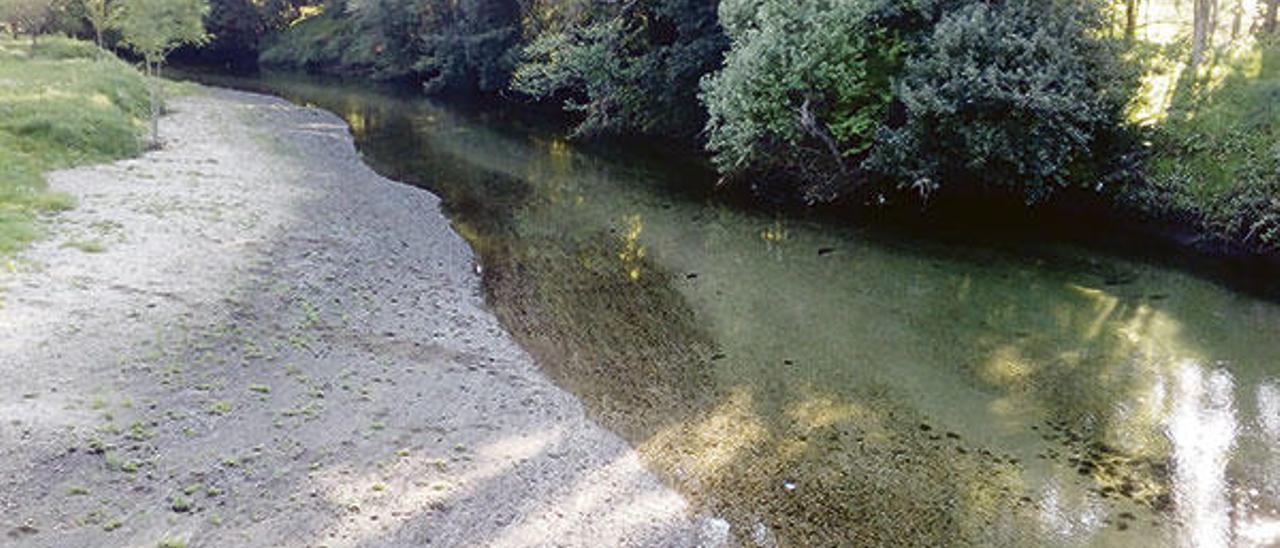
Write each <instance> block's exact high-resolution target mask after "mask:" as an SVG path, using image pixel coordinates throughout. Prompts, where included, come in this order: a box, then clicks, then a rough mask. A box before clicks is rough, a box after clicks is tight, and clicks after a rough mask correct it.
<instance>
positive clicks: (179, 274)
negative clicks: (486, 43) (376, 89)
mask: <svg viewBox="0 0 1280 548" xmlns="http://www.w3.org/2000/svg"><path fill="white" fill-rule="evenodd" d="M174 107H175V108H174V110H175V111H176V112H175V114H173V115H171V116H169V117H167V118H166V119H165V120H164V122H163V124H162V132H163V134H164V135H165V137H166V139H167V142H168V143H167V146H166V147H165V148H164V149H163V150H161V151H158V152H154V153H150V154H147V155H146V156H144V157H142V158H140V159H136V160H129V161H124V162H119V163H116V164H111V165H104V166H97V167H91V168H84V169H76V170H70V171H64V172H58V173H54V174H52V175H51V184H52V186H53V187H54V188H55V189H57V190H63V191H67V192H70V193H72V194H75V195H77V196H78V197H79V198H80V207H79V208H78V209H76V210H74V211H71V212H68V213H65V214H63V215H61V216H59V217H58V218H57V219H56V220H54V221H51V222H53V223H56V224H57V225H58V226H56V227H55V228H54V233H55V234H57V236H56V237H54V238H52V239H50V240H47V241H44V242H42V243H40V244H39V245H37V246H36V247H35V248H33V249H32V250H31V251H29V252H28V253H26V254H24V255H23V257H22V258H21V259H20V260H19V261H18V263H17V267H16V272H12V271H11V272H6V273H4V274H0V284H3V285H4V286H5V287H6V289H4V290H3V292H0V298H3V300H4V304H3V306H0V379H3V380H4V382H3V383H0V416H3V418H4V420H3V422H2V423H0V527H3V530H2V531H0V534H2V535H3V536H0V544H5V545H8V544H14V545H21V546H155V545H157V543H159V542H160V541H161V540H162V539H175V540H184V541H186V543H187V545H188V546H384V545H393V546H401V545H404V546H424V545H431V546H436V545H440V546H452V545H466V546H474V545H521V546H527V545H584V546H612V545H646V546H647V545H680V546H689V545H708V544H717V543H719V542H720V541H721V540H722V538H723V530H724V526H723V522H721V521H719V520H715V519H706V518H694V517H691V516H689V515H688V514H687V512H688V511H687V508H686V504H685V502H684V501H683V500H682V499H681V498H680V497H679V496H678V495H677V494H675V493H673V492H672V491H670V490H669V489H667V488H665V487H663V486H662V485H661V484H660V483H659V482H658V481H657V480H656V479H655V478H654V477H653V476H652V475H651V474H649V473H648V472H647V471H645V470H644V468H643V466H642V465H641V464H640V461H639V460H638V459H637V456H636V454H635V452H634V451H632V450H631V449H629V448H628V447H627V446H626V444H625V443H624V442H622V441H621V440H620V439H619V438H617V437H616V436H614V435H612V434H610V433H609V432H607V431H605V430H603V429H602V428H601V427H599V426H597V425H596V424H594V423H593V422H591V421H589V420H587V419H586V418H585V417H584V416H583V412H582V410H581V407H580V406H579V404H578V403H577V401H576V400H575V399H574V398H573V397H572V396H570V395H568V394H567V393H565V392H563V391H562V390H560V389H558V388H556V387H555V386H553V385H552V384H551V383H550V382H549V381H547V380H546V379H545V378H544V377H543V376H542V375H541V374H540V373H539V372H538V371H537V369H536V367H535V366H534V364H532V363H531V361H530V359H529V357H528V356H527V355H526V354H525V353H524V352H523V351H522V350H521V349H520V348H519V347H518V346H517V345H516V344H515V343H514V342H513V341H512V340H511V339H510V337H509V336H508V335H507V334H506V333H505V332H504V331H503V329H502V328H501V326H500V325H499V324H498V323H497V321H496V320H495V319H494V317H493V316H492V315H491V314H490V313H489V312H487V311H486V310H485V308H484V305H483V299H482V297H481V296H480V294H479V280H478V277H477V276H476V275H475V273H474V266H473V257H472V254H471V251H470V250H469V249H468V248H467V246H466V244H465V243H464V242H463V241H462V240H461V238H459V237H458V236H457V235H456V234H455V233H454V232H453V231H452V229H451V228H450V226H449V224H448V221H447V220H446V219H445V218H444V217H443V216H442V215H441V213H440V211H439V208H438V201H437V199H436V198H435V197H434V196H432V195H431V194H429V193H427V192H424V191H421V190H418V189H414V188H411V187H408V186H404V185H400V184H398V183H395V182H392V181H388V180H386V179H384V178H382V177H379V176H378V175H376V174H375V173H373V172H372V171H370V170H369V169H368V168H366V167H365V166H364V164H363V163H361V162H360V160H359V157H358V155H357V154H356V152H355V150H354V149H353V147H352V144H351V139H350V137H349V135H348V133H347V129H346V126H345V125H344V124H343V123H342V122H341V120H339V119H338V118H337V117H335V116H333V115H331V114H328V113H325V112H321V111H317V110H313V109H304V108H300V107H295V106H292V105H290V104H288V103H286V102H284V101H282V100H279V99H274V98H267V97H263V96H257V95H250V94H243V93H237V92H230V91H223V90H210V91H208V92H205V93H201V94H199V95H196V96H191V97H187V98H182V99H178V100H176V101H175V102H174Z"/></svg>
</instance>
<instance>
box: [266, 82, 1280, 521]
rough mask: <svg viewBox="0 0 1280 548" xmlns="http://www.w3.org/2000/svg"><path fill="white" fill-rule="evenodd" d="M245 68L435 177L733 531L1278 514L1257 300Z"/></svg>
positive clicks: (497, 299)
mask: <svg viewBox="0 0 1280 548" xmlns="http://www.w3.org/2000/svg"><path fill="white" fill-rule="evenodd" d="M258 84H265V85H268V86H271V87H272V89H275V90H277V91H280V92H282V93H284V94H286V95H287V96H290V97H293V98H295V99H300V100H307V101H313V102H315V103H316V104H319V105H322V106H326V107H328V108H331V109H333V110H335V111H336V112H340V113H344V115H345V116H346V117H347V118H348V120H349V122H350V123H352V125H353V127H357V126H358V127H357V129H356V131H355V132H354V133H355V135H356V136H357V138H358V139H359V141H360V146H361V149H362V151H363V152H364V153H365V157H366V159H367V160H368V161H370V162H371V163H372V164H373V165H374V167H375V168H377V169H379V170H380V171H382V172H383V173H385V174H387V175H389V176H391V177H395V178H399V179H402V180H410V181H415V182H417V183H419V184H423V185H424V186H427V187H428V188H430V189H432V190H433V191H435V192H436V193H438V194H440V195H441V196H442V197H443V198H444V201H445V203H446V206H447V208H448V210H449V213H450V215H451V217H452V218H453V220H454V223H455V226H457V227H458V230H459V232H460V233H462V234H463V235H464V236H465V237H466V238H467V239H468V240H469V241H470V242H471V243H472V245H473V246H474V247H475V249H476V250H477V252H478V253H479V254H480V255H481V256H482V259H483V260H484V262H485V266H486V268H485V290H486V293H487V295H488V297H489V299H490V302H491V303H492V304H493V306H494V308H495V310H496V311H497V313H498V314H499V316H500V317H501V318H502V320H503V321H504V323H505V324H506V325H507V326H508V327H509V328H510V329H512V331H513V332H515V333H516V334H517V336H518V337H519V338H520V339H521V341H522V342H523V343H524V344H525V346H526V347H527V348H528V349H529V350H530V352H531V353H533V354H534V355H535V356H537V357H538V358H539V361H540V363H541V364H542V365H543V366H544V367H545V368H546V370H547V371H548V373H549V374H551V375H552V376H553V377H554V378H555V379H556V380H557V382H559V383H560V384H561V385H563V386H565V387H567V388H569V389H570V390H572V391H574V392H575V393H576V394H578V395H579V396H580V397H581V398H582V399H583V401H584V404H585V405H586V407H587V408H588V410H589V411H590V412H591V413H592V415H593V416H594V417H596V418H597V419H599V420H601V421H602V422H604V423H605V424H606V425H608V426H610V427H611V428H613V429H615V430H617V431H619V432H620V433H622V434H623V435H624V436H626V437H627V438H628V439H629V440H630V441H631V442H632V443H633V444H634V445H636V446H637V447H638V448H639V449H640V450H641V452H642V454H643V455H644V456H645V458H646V460H647V462H648V463H649V465H650V466H652V467H654V468H655V469H656V470H657V471H658V472H659V473H660V474H662V475H663V476H664V478H666V479H667V481H668V482H670V483H671V484H673V485H675V486H676V487H678V488H679V489H681V490H682V491H683V492H684V493H685V494H686V495H688V496H689V497H690V498H691V499H692V500H693V501H694V502H695V504H697V505H700V506H701V507H702V508H704V509H707V510H709V511H713V512H715V513H717V514H719V515H722V516H724V517H725V518H726V519H727V520H728V521H729V522H730V523H731V524H732V525H733V531H734V534H736V535H738V538H739V539H740V540H742V541H743V542H744V543H745V542H750V539H756V538H761V539H766V540H769V541H778V542H780V543H782V544H805V543H810V544H870V545H948V544H965V543H967V544H977V545H1018V546H1024V545H1043V544H1050V545H1060V544H1086V545H1109V546H1150V545H1170V544H1182V545H1194V546H1220V545H1231V544H1250V543H1252V544H1259V545H1265V544H1268V543H1274V542H1276V540H1277V538H1278V535H1280V522H1277V521H1276V516H1277V509H1278V507H1280V384H1278V383H1277V380H1276V372H1277V371H1276V364H1280V336H1277V335H1280V307H1277V306H1276V305H1274V304H1271V303H1267V302H1262V301H1257V300H1253V299H1249V298H1246V297H1243V296H1240V295H1236V294H1232V293H1230V292H1227V291H1224V290H1222V289H1221V288H1219V287H1217V286H1215V285H1213V284H1210V283H1206V282H1204V281H1202V280H1199V279H1196V278H1193V277H1190V276H1187V275H1185V274H1183V273H1180V272H1177V271H1170V270H1166V269H1162V268H1157V267H1153V266H1151V265H1146V264H1141V263H1135V262H1131V261H1126V260H1123V259H1118V258H1113V257H1102V256H1097V255H1094V254H1092V253H1089V252H1087V251H1082V250H1079V249H1075V248H1071V247H1068V246H1057V245H1038V246H1036V248H1034V249H1032V250H1027V249H1023V248H1016V247H1015V246H1011V245H1005V244H1003V243H1001V242H996V245H992V246H941V245H935V244H930V243H928V242H922V241H919V240H912V239H906V238H899V237H893V236H886V235H883V234H871V233H867V232H865V231H861V230H856V229H851V228H840V227H832V226H829V225H822V224H819V223H816V222H811V221H808V220H805V219H797V218H777V217H773V216H769V215H762V214H754V213H751V212H746V211H742V210H740V209H735V208H732V207H728V206H725V205H724V204H721V203H718V202H716V201H712V200H705V199H703V198H701V197H699V196H698V195H696V194H691V193H690V192H689V191H688V190H687V189H688V188H689V187H696V186H698V185H699V184H700V182H698V181H700V179H698V177H700V176H701V175H700V174H699V173H698V172H694V171H689V170H685V169H681V168H679V167H678V166H672V165H669V163H658V162H652V161H648V160H644V159H637V158H635V157H632V156H625V155H623V154H622V153H613V152H610V153H608V154H604V153H600V152H597V153H594V154H585V153H583V152H581V151H579V150H575V148H574V147H573V146H571V145H569V144H567V143H566V142H565V141H564V140H563V139H561V138H560V137H559V136H558V135H556V134H555V133H553V132H546V131H542V130H540V129H538V128H536V127H532V128H531V127H528V126H521V125H520V124H519V121H518V120H512V119H509V118H508V117H502V116H499V117H493V116H489V115H487V114H485V113H484V112H480V113H470V114H468V113H464V112H460V111H458V110H452V109H447V108H444V107H441V106H439V105H435V104H432V103H430V102H428V101H425V100H421V99H418V98H404V97H397V96H394V95H385V94H379V93H376V92H373V91H370V90H368V89H361V88H350V87H342V86H334V85H314V84H312V83H309V82H306V81H288V80H280V81H259V82H258ZM691 180H693V181H694V182H690V181H691ZM1250 401H1252V402H1254V405H1249V404H1247V403H1238V402H1250Z"/></svg>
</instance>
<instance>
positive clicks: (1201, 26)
mask: <svg viewBox="0 0 1280 548" xmlns="http://www.w3.org/2000/svg"><path fill="white" fill-rule="evenodd" d="M1213 4H1214V0H1195V5H1194V7H1193V8H1192V9H1193V13H1192V29H1191V63H1190V64H1189V65H1187V70H1188V71H1190V75H1191V76H1192V77H1195V75H1196V71H1197V70H1199V68H1200V64H1201V63H1203V62H1204V52H1205V50H1206V49H1208V47H1209V36H1210V34H1212V32H1213V28H1212V19H1213Z"/></svg>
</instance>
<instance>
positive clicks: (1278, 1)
mask: <svg viewBox="0 0 1280 548" xmlns="http://www.w3.org/2000/svg"><path fill="white" fill-rule="evenodd" d="M1278 14H1280V0H1270V1H1269V2H1267V13H1266V15H1265V16H1264V17H1263V20H1262V30H1263V32H1266V33H1267V34H1275V32H1276V16H1277V15H1278Z"/></svg>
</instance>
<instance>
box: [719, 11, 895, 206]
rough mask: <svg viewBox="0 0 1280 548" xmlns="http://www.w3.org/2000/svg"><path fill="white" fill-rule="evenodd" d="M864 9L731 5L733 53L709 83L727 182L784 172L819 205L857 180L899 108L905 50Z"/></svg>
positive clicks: (727, 19)
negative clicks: (895, 89)
mask: <svg viewBox="0 0 1280 548" xmlns="http://www.w3.org/2000/svg"><path fill="white" fill-rule="evenodd" d="M870 15H871V11H870V10H869V5H868V3H867V2H864V1H861V0H806V1H801V2H794V1H790V0H765V1H755V0H725V1H724V2H723V3H721V5H720V17H721V21H722V22H723V25H724V26H725V30H726V32H727V33H728V34H729V36H730V38H731V39H732V40H733V46H732V48H731V49H730V51H729V53H728V54H727V55H726V57H725V63H724V69H723V70H721V71H720V72H718V73H716V74H714V75H712V76H710V77H709V78H707V80H706V81H705V86H704V93H703V97H702V98H703V101H704V102H705V103H706V106H707V109H708V111H709V112H710V116H711V118H710V121H709V122H708V124H707V133H708V144H707V146H708V148H709V149H710V150H711V152H712V153H713V155H714V160H715V163H716V166H717V167H718V168H719V169H720V171H721V172H723V173H727V174H740V173H748V172H759V171H762V170H766V171H767V170H775V169H780V170H783V172H784V173H785V176H786V177H787V178H790V179H793V180H794V181H796V182H798V183H800V184H802V185H803V187H804V192H805V193H806V195H807V196H808V197H809V199H810V200H816V199H829V198H831V197H832V196H833V194H834V193H835V192H836V188H837V187H838V186H839V185H840V184H842V183H845V182H848V181H849V180H850V179H851V178H852V177H853V170H854V169H855V168H856V167H857V159H858V158H859V157H861V156H862V155H863V154H864V153H865V152H866V151H867V150H868V149H869V147H870V146H871V143H872V140H873V137H874V135H875V131H876V128H877V127H879V126H880V124H881V122H882V121H883V120H884V118H885V114H886V112H887V110H888V106H889V103H890V101H892V99H893V94H892V90H891V80H890V78H891V77H892V76H893V74H895V72H896V69H897V67H898V66H899V65H900V62H899V57H900V55H901V53H902V50H903V45H902V43H901V41H899V40H898V39H897V38H896V37H895V36H894V34H893V33H892V32H891V31H889V30H888V29H884V28H879V27H877V26H876V25H874V24H873V23H872V22H871V21H870V20H869V16H870Z"/></svg>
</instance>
